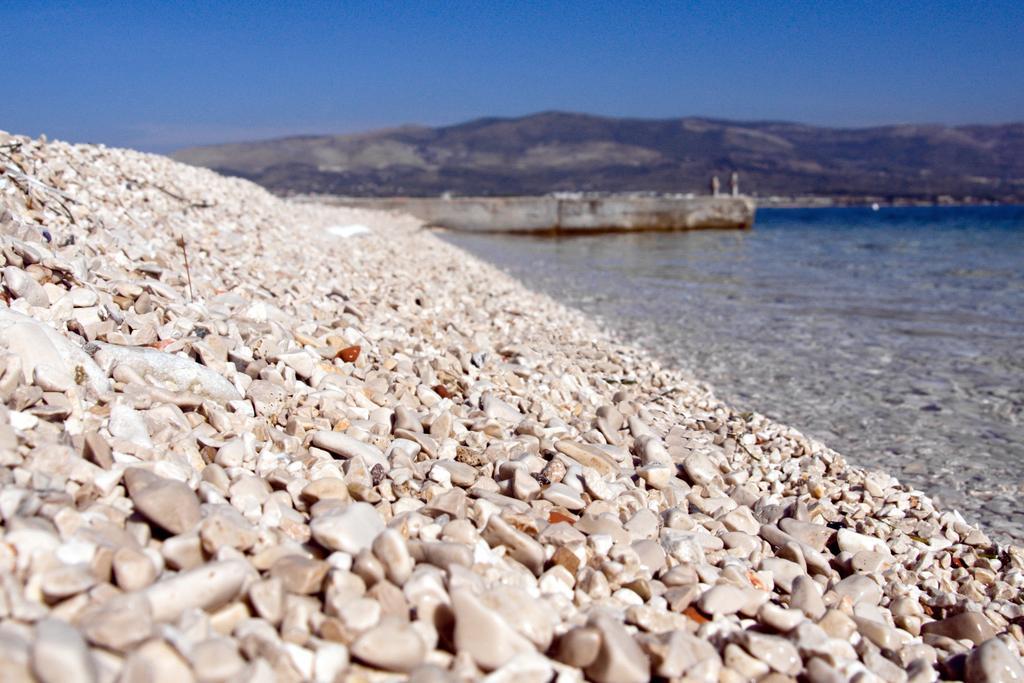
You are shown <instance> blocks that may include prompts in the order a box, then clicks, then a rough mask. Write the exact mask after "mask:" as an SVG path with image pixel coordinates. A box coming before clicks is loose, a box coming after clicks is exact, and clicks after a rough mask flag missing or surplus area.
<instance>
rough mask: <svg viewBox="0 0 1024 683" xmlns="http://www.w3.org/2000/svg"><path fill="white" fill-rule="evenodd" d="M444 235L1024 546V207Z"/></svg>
mask: <svg viewBox="0 0 1024 683" xmlns="http://www.w3.org/2000/svg"><path fill="white" fill-rule="evenodd" d="M445 238H446V239H448V240H449V241H451V242H452V243H454V244H456V245H458V246H460V247H462V248H464V249H467V250H468V251H470V252H472V253H474V254H476V255H478V256H480V257H482V258H483V259H485V260H488V261H490V262H492V263H494V264H495V265H497V266H499V267H501V268H502V269H504V270H506V271H508V272H509V273H511V274H512V275H515V276H516V277H518V278H519V279H521V280H522V281H524V282H525V283H526V284H527V285H528V286H530V287H531V288H533V289H535V290H538V291H541V292H544V293H547V294H549V295H551V296H552V297H554V298H556V299H558V300H560V301H562V302H564V303H567V304H569V305H571V306H574V307H577V308H579V309H582V310H583V311H585V312H587V313H588V314H590V315H593V316H596V317H598V318H599V319H600V320H601V321H602V322H603V323H604V324H605V325H606V326H607V327H609V328H610V329H612V330H616V331H618V332H619V333H620V334H623V335H625V336H626V337H628V338H629V339H631V340H633V341H635V342H637V343H639V344H641V345H643V346H645V347H647V348H648V349H650V350H651V351H653V352H654V353H656V354H657V355H659V356H660V357H662V358H663V359H665V360H666V361H667V362H670V363H673V364H674V365H676V366H677V367H681V368H682V369H683V370H685V371H687V372H689V373H690V374H691V375H692V376H694V377H696V378H698V379H700V380H703V381H707V382H709V383H711V384H712V385H713V386H714V387H715V390H716V393H717V394H718V395H719V396H720V397H722V398H724V399H725V400H727V401H729V402H731V403H732V404H734V405H736V406H738V407H740V408H742V409H747V410H757V411H759V412H761V413H764V414H766V415H769V416H771V417H774V418H777V419H779V420H782V421H784V422H786V423H788V424H791V425H793V426H795V427H797V428H799V429H801V430H802V431H804V432H805V433H807V434H810V435H813V436H816V437H819V438H821V439H823V440H824V441H825V442H826V443H827V444H829V445H830V446H832V447H834V448H835V449H836V450H838V451H840V452H841V453H843V454H844V455H846V456H847V457H848V458H849V459H850V460H851V461H853V462H855V463H857V464H861V465H865V466H868V467H873V468H882V469H885V470H887V471H889V472H892V473H893V474H896V475H897V476H899V477H900V478H901V479H902V480H904V481H906V482H907V483H910V484H912V485H915V486H918V487H920V488H922V489H924V490H925V491H927V492H929V493H931V494H932V495H935V496H937V497H938V498H939V499H940V500H941V502H943V503H946V504H951V505H955V506H957V507H960V508H961V509H962V510H964V513H965V515H966V516H967V517H968V518H972V517H973V518H976V519H977V518H983V519H984V520H985V521H986V522H987V523H988V524H989V526H990V528H993V529H995V530H997V531H1001V532H1003V533H1004V534H1005V535H1008V536H1015V537H1018V538H1024V510H1022V509H1020V506H1019V505H1017V503H1016V500H1017V498H1018V497H1019V496H1020V495H1021V494H1022V493H1024V420H1022V418H1024V415H1022V413H1024V207H943V208H916V207H915V208H883V209H881V210H879V211H872V210H870V209H861V208H842V209H770V210H761V211H759V212H758V214H757V222H756V225H755V227H754V229H753V230H751V231H706V232H690V233H645V234H629V235H626V234H624V235H600V236H591V237H572V238H557V239H551V238H535V237H524V236H480V235H464V234H454V233H449V234H447V235H446V236H445Z"/></svg>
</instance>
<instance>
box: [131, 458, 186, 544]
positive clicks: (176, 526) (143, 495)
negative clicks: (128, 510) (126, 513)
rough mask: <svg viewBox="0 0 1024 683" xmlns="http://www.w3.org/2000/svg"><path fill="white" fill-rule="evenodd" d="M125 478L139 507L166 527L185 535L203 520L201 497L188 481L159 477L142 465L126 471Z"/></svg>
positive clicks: (152, 519)
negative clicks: (187, 483)
mask: <svg viewBox="0 0 1024 683" xmlns="http://www.w3.org/2000/svg"><path fill="white" fill-rule="evenodd" d="M124 481H125V485H126V486H127V488H128V495H129V496H130V497H131V499H132V503H134V504H135V509H136V510H138V511H139V512H140V513H141V514H142V515H144V516H145V517H146V519H148V520H149V521H151V522H153V523H154V524H156V525H157V526H159V527H161V528H163V529H164V530H166V531H168V532H170V533H172V534H183V533H185V532H186V531H189V530H191V529H192V528H194V527H195V526H196V525H197V524H198V523H199V520H200V518H201V517H202V513H201V511H200V506H199V498H198V497H196V494H195V493H194V492H193V491H192V489H190V488H189V487H188V485H186V484H185V483H184V482H181V481H177V480H176V479H166V478H164V477H160V476H157V475H155V474H153V473H152V472H150V471H149V470H146V469H143V468H141V467H129V468H128V469H127V470H125V471H124Z"/></svg>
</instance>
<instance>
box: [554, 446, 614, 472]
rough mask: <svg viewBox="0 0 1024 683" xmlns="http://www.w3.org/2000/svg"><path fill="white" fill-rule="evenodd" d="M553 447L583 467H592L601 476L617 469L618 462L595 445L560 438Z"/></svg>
mask: <svg viewBox="0 0 1024 683" xmlns="http://www.w3.org/2000/svg"><path fill="white" fill-rule="evenodd" d="M555 449H556V450H558V452H559V453H562V454H563V455H566V456H568V457H569V458H571V459H573V460H575V461H576V462H578V463H579V464H581V465H583V466H584V467H593V468H594V469H595V470H597V471H598V473H599V474H601V476H610V475H613V474H616V473H617V472H618V471H619V464H618V463H617V462H615V460H614V459H612V457H611V456H610V455H608V454H607V453H605V452H604V451H602V450H601V449H599V448H597V447H596V446H592V445H590V444H582V443H576V442H575V441H570V440H568V439H561V440H559V441H556V442H555Z"/></svg>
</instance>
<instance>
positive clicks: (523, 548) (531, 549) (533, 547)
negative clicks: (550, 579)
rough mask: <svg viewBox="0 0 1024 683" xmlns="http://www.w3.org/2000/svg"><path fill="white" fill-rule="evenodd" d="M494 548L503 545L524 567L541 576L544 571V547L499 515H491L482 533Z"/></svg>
mask: <svg viewBox="0 0 1024 683" xmlns="http://www.w3.org/2000/svg"><path fill="white" fill-rule="evenodd" d="M480 535H481V536H483V538H484V540H486V541H487V542H488V543H489V544H490V545H491V546H492V547H493V546H495V545H503V546H505V547H506V548H508V553H509V556H510V557H511V558H512V559H514V560H516V561H517V562H519V563H520V564H522V565H523V566H524V567H526V568H527V569H529V570H530V571H531V572H533V573H534V575H535V576H540V574H541V572H543V571H544V559H545V558H544V547H543V546H542V545H541V544H540V543H538V542H537V541H535V540H534V539H532V538H530V537H529V536H527V535H526V534H524V533H523V532H522V531H519V530H518V529H516V528H514V527H513V526H512V525H511V524H509V523H508V522H506V521H505V520H504V519H502V518H501V517H500V516H498V515H491V518H490V519H489V520H488V522H487V526H486V527H484V530H483V531H482V532H481V533H480Z"/></svg>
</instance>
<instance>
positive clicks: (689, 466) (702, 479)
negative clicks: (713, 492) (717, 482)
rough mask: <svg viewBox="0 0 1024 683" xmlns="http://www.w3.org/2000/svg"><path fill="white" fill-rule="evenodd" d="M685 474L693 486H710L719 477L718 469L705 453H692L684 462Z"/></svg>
mask: <svg viewBox="0 0 1024 683" xmlns="http://www.w3.org/2000/svg"><path fill="white" fill-rule="evenodd" d="M683 472H684V473H685V474H686V478H687V480H688V481H689V482H690V483H691V484H699V485H703V484H708V483H710V482H712V481H714V479H715V477H717V476H718V474H719V472H718V468H717V467H715V465H714V463H712V462H711V460H710V459H709V458H708V457H707V456H706V455H704V454H703V453H691V454H690V455H688V456H686V458H685V459H684V460H683Z"/></svg>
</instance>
